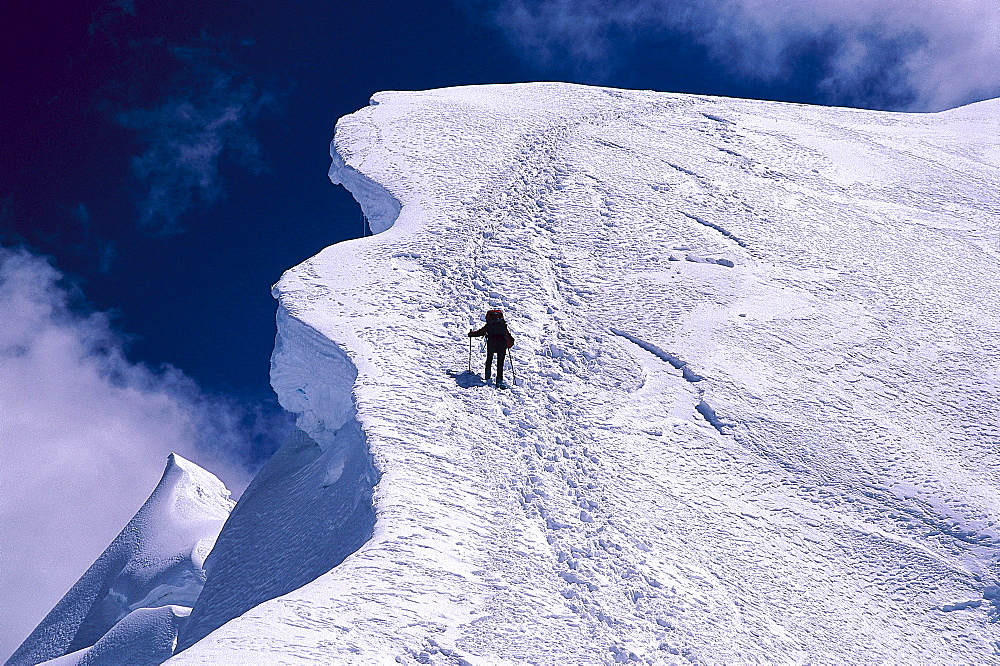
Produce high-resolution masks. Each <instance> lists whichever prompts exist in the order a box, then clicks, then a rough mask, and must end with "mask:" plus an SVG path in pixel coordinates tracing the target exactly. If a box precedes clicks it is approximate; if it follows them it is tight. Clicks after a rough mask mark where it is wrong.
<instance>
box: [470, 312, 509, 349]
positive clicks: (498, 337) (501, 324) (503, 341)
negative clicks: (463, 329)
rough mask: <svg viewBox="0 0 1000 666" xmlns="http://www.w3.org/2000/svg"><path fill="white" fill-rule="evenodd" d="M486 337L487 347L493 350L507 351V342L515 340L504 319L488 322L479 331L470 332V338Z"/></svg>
mask: <svg viewBox="0 0 1000 666" xmlns="http://www.w3.org/2000/svg"><path fill="white" fill-rule="evenodd" d="M484 335H485V336H486V346H487V347H489V348H492V349H503V350H506V349H507V346H508V345H507V341H508V340H513V339H514V338H513V336H512V335H511V334H510V331H509V330H507V322H505V321H504V320H503V319H494V320H493V321H488V322H486V325H485V326H483V327H482V328H481V329H479V330H478V331H469V337H471V338H481V337H482V336H484Z"/></svg>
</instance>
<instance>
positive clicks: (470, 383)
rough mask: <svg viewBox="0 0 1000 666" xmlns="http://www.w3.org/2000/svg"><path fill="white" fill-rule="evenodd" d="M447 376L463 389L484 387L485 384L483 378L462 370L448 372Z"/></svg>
mask: <svg viewBox="0 0 1000 666" xmlns="http://www.w3.org/2000/svg"><path fill="white" fill-rule="evenodd" d="M448 375H449V376H450V377H454V378H455V383H456V384H458V385H459V386H461V387H462V388H464V389H469V388H475V387H477V386H486V382H484V381H483V378H482V377H480V376H479V375H477V374H475V373H474V372H469V371H468V370H462V371H461V372H459V371H457V370H449V371H448Z"/></svg>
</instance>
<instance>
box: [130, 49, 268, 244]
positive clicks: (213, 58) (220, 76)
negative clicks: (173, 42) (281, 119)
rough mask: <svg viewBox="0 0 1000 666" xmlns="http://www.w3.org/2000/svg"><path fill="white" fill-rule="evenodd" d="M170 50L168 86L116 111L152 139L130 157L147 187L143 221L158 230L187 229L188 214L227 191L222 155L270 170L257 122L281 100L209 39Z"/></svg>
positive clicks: (143, 194) (143, 136) (141, 135)
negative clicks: (151, 99)
mask: <svg viewBox="0 0 1000 666" xmlns="http://www.w3.org/2000/svg"><path fill="white" fill-rule="evenodd" d="M170 52H171V55H172V56H173V58H174V59H175V60H176V62H177V63H178V64H179V66H180V70H179V74H178V75H177V78H176V79H175V82H174V84H173V86H172V87H171V89H170V90H169V92H168V93H167V94H166V95H165V96H164V97H163V98H162V99H160V100H159V101H157V102H156V103H154V104H151V105H149V106H145V107H137V108H132V109H129V110H125V111H122V112H120V113H118V115H117V120H118V122H119V123H120V124H121V125H123V126H124V127H127V128H130V129H133V130H135V131H136V132H138V136H139V138H140V140H141V141H142V143H143V144H145V146H146V148H145V151H144V152H143V153H142V155H139V156H138V157H136V158H135V159H134V160H133V161H132V168H133V172H134V173H135V175H136V177H137V179H138V181H139V183H140V184H141V186H142V192H141V196H140V200H139V211H138V212H139V224H140V226H141V227H143V228H144V229H146V230H148V231H150V232H153V233H159V234H174V233H179V232H181V231H183V228H182V226H181V224H180V222H179V220H180V218H181V216H182V215H183V214H184V213H186V212H187V211H188V210H190V209H191V208H192V207H193V206H195V205H196V204H199V203H200V204H203V205H211V204H212V203H214V202H215V201H216V199H217V198H218V197H219V196H220V194H221V193H222V192H223V179H222V176H221V172H220V165H221V164H222V162H223V160H224V159H229V160H231V161H232V163H233V164H236V165H239V166H240V167H242V168H243V169H245V170H247V171H249V172H250V173H259V172H261V171H262V170H263V169H264V163H263V161H262V159H261V147H260V143H259V142H258V141H257V138H256V135H255V123H256V121H257V119H258V118H259V117H260V115H261V114H262V113H264V112H265V111H267V110H268V109H269V108H273V106H274V104H275V96H274V95H272V94H271V93H269V92H267V91H263V90H260V89H259V88H258V87H257V85H256V84H255V82H254V81H253V79H252V78H251V77H250V76H248V75H247V74H245V73H244V72H242V71H241V70H240V68H239V67H238V66H237V65H236V64H235V63H234V62H233V61H232V59H231V58H230V57H229V56H228V54H227V52H226V51H225V49H224V48H223V47H221V46H220V45H218V44H216V43H214V42H212V41H211V40H208V39H207V38H204V39H203V40H202V43H201V44H199V45H197V46H190V47H173V48H171V50H170Z"/></svg>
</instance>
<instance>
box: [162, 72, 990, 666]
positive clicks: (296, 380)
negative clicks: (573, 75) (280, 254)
mask: <svg viewBox="0 0 1000 666" xmlns="http://www.w3.org/2000/svg"><path fill="white" fill-rule="evenodd" d="M374 100H375V101H376V102H377V104H375V105H373V106H369V107H367V108H365V109H362V110H361V111H359V112H357V113H355V114H352V115H351V116H348V117H345V118H343V119H341V121H340V122H339V123H338V128H337V135H336V138H335V142H334V155H335V159H334V166H333V167H332V169H331V177H332V178H333V179H334V180H337V181H340V182H343V183H344V184H345V185H346V186H347V187H349V188H350V189H351V191H352V192H354V193H355V194H356V196H357V197H358V199H359V201H361V203H362V204H363V206H364V209H365V213H366V215H367V216H368V217H369V220H370V221H372V222H373V230H378V231H381V233H379V234H378V235H376V236H374V237H371V238H365V239H358V240H355V241H350V242H346V243H342V244H339V245H337V246H334V247H331V248H327V249H326V250H324V251H323V252H321V253H320V254H318V255H317V256H316V257H313V258H312V259H310V260H309V261H307V262H305V263H303V264H302V265H300V266H298V267H296V268H295V269H292V270H291V271H289V272H288V273H286V275H285V276H284V277H283V278H282V280H281V282H279V284H278V285H277V286H276V293H277V295H278V298H279V303H280V310H279V344H278V346H277V348H276V352H275V356H274V370H273V377H274V385H275V389H276V390H277V391H278V393H279V396H280V397H281V400H282V404H283V405H285V406H286V407H287V408H289V409H292V410H293V411H296V412H297V413H299V415H300V421H299V422H300V426H301V427H302V428H303V430H304V433H305V434H306V435H308V437H306V438H303V439H301V440H300V441H298V442H297V443H294V444H293V445H292V446H291V447H290V448H289V449H288V450H287V451H285V452H284V455H286V456H288V457H287V458H286V459H285V460H286V461H291V462H281V461H282V458H278V459H277V460H278V462H276V463H275V464H274V466H273V467H272V470H271V473H269V474H268V475H265V476H264V477H262V479H261V481H260V482H259V483H258V482H256V481H255V483H256V484H257V485H258V491H257V492H254V493H250V490H248V493H247V494H246V495H245V496H244V497H245V498H247V497H248V496H249V497H251V498H252V497H257V498H259V499H258V500H256V501H257V502H258V503H259V504H258V505H257V506H258V508H265V507H266V508H268V509H269V510H270V511H271V512H272V514H273V515H272V518H269V519H268V524H270V525H273V526H275V527H276V528H278V527H280V526H281V525H283V524H285V521H292V522H293V523H294V520H295V518H296V517H297V512H301V511H302V510H303V508H304V507H305V508H307V509H308V508H309V507H311V506H312V505H311V504H310V502H309V501H308V498H310V497H312V496H314V495H312V493H315V492H317V488H321V487H323V483H324V482H323V481H322V480H323V479H327V478H333V479H335V483H343V484H346V485H345V486H344V488H343V490H342V491H341V492H339V493H338V494H337V497H339V498H348V499H350V500H352V501H354V500H357V501H359V502H360V500H361V499H362V498H363V496H364V493H365V492H366V485H365V484H366V483H369V484H370V483H371V482H373V481H374V480H375V476H374V474H375V472H374V470H375V469H377V470H378V472H379V473H380V474H381V476H380V477H379V478H378V485H377V486H375V488H374V498H373V499H374V504H373V506H374V509H375V510H376V511H377V518H378V519H377V522H375V525H374V528H373V531H372V532H371V538H370V540H368V541H365V542H364V543H363V544H361V545H360V547H358V546H359V544H358V541H359V540H360V537H362V536H365V534H364V530H363V529H354V528H355V527H357V526H359V525H361V526H363V525H365V524H366V523H365V522H364V520H353V519H351V520H346V519H343V518H341V519H338V520H339V522H336V523H335V525H334V526H332V527H330V528H329V529H330V531H329V532H328V536H330V537H331V538H333V539H336V538H337V537H338V535H341V534H347V535H350V536H351V537H355V540H354V542H353V545H354V547H355V548H356V550H353V551H352V552H351V554H350V555H348V556H346V559H343V561H342V563H340V564H339V565H338V566H336V567H335V568H333V569H332V570H330V571H329V572H328V573H324V574H322V575H320V576H319V577H318V578H316V579H315V580H313V581H312V582H310V583H308V584H304V585H303V586H302V587H299V588H298V589H294V590H292V591H289V592H288V593H286V594H283V595H282V596H279V597H277V598H274V599H271V600H270V601H266V602H264V603H261V604H260V605H258V606H256V607H254V608H252V609H250V610H248V611H246V612H244V613H242V614H241V615H239V617H235V618H234V619H232V620H230V621H229V622H228V623H226V624H225V625H223V626H221V627H220V628H218V629H216V630H215V631H213V632H211V633H209V634H208V635H207V636H205V637H204V638H202V639H201V640H198V641H197V642H195V643H193V644H191V641H192V639H193V638H194V635H193V634H192V635H191V638H189V639H187V642H185V643H184V644H185V645H187V644H191V645H190V647H189V648H188V649H186V650H185V651H184V652H181V653H180V654H179V655H177V656H176V657H174V659H173V660H172V662H171V663H179V664H182V663H212V664H224V663H233V662H234V661H238V660H239V655H241V654H245V653H246V652H247V651H252V652H253V654H254V657H255V659H257V660H258V661H260V662H261V663H278V662H281V663H356V664H373V663H402V664H415V663H437V664H456V663H470V664H491V665H492V664H521V663H539V664H567V663H573V664H607V663H623V662H638V663H649V664H671V663H710V664H711V663H718V664H739V663H802V662H811V663H907V664H910V663H927V664H952V663H953V664H961V663H997V661H998V657H997V656H996V655H997V651H996V648H995V645H996V641H998V640H1000V635H998V633H997V629H996V624H994V623H993V619H995V615H996V606H995V604H996V601H997V599H998V596H1000V595H998V594H997V587H996V586H997V582H998V571H997V557H998V554H1000V535H998V533H997V530H996V527H995V521H996V520H997V519H998V516H997V507H998V506H1000V460H998V457H997V453H996V441H997V438H996V433H997V431H998V423H1000V398H998V393H1000V348H998V342H997V340H1000V311H998V307H997V302H996V299H995V296H994V294H993V293H992V286H991V285H992V284H994V283H995V282H996V281H997V278H1000V234H998V231H997V228H998V219H1000V198H998V194H997V191H996V187H995V185H996V183H997V182H1000V150H998V146H1000V143H998V142H1000V139H998V136H1000V133H998V131H997V130H998V125H1000V108H998V105H997V103H996V102H989V103H982V104H978V105H973V106H970V107H966V108H963V109H958V110H954V111H951V112H945V113H941V114H924V115H908V114H890V113H876V112H867V111H858V110H851V109H827V108H819V107H806V106H799V105H790V104H779V103H771V102H755V101H745V100H732V99H719V98H706V97H696V96H685V95H672V94H662V93H653V92H634V91H618V90H608V89H599V88H587V87H581V86H571V85H565V84H531V85H516V86H481V87H470V88H458V89H449V90H440V91H425V92H412V93H380V94H379V95H377V96H376V97H375V98H374ZM338 160H339V161H338ZM487 307H501V308H503V309H504V310H505V311H506V312H507V314H508V319H509V321H510V322H511V325H512V328H513V330H514V332H515V335H516V336H517V339H518V346H517V347H516V348H515V350H514V360H515V363H516V371H517V376H518V386H516V387H515V388H514V389H512V390H511V391H510V392H508V393H495V392H494V391H493V389H492V387H484V386H481V385H477V384H476V383H475V382H466V381H461V380H459V381H456V379H455V378H453V377H452V376H449V374H448V373H447V372H446V371H447V370H453V371H460V370H464V369H465V368H466V364H467V363H468V356H467V355H468V347H467V346H466V345H467V341H466V338H465V337H464V334H465V331H466V330H467V329H468V327H469V326H470V324H472V323H473V322H474V321H475V320H476V317H477V316H478V315H479V314H480V313H482V311H483V310H485V309H486V308H487ZM474 357H475V359H476V362H477V363H478V362H479V358H481V357H480V356H479V355H478V354H474ZM355 426H356V427H355ZM341 433H344V434H341ZM304 437H305V436H304ZM338 437H342V438H343V441H341V442H338V441H337V440H338ZM337 451H341V452H351V453H350V456H353V458H351V459H352V460H355V461H356V462H355V463H353V467H352V463H343V464H342V462H341V459H342V456H340V455H338V454H337V453H336V452H337ZM345 455H347V454H346V453H345ZM368 455H370V456H371V461H372V462H373V463H374V468H372V467H371V466H370V465H369V466H366V461H368V460H369V459H368V457H367V456H368ZM350 456H348V457H350ZM345 459H346V458H345ZM303 460H305V461H306V463H305V464H303V462H302V461H303ZM302 469H308V470H309V471H308V473H306V474H302V475H300V474H299V472H298V471H299V470H302ZM296 479H303V481H302V482H301V483H299V484H298V485H296V486H295V487H294V488H291V489H289V490H288V491H287V492H285V490H284V489H287V488H289V485H288V484H291V483H298V482H297V481H295V480H296ZM351 479H356V480H357V481H353V482H352V481H351ZM269 487H270V488H274V489H282V491H281V492H277V490H275V491H274V492H271V493H270V494H268V492H266V489H267V488H269ZM367 487H368V488H369V489H370V485H369V486H367ZM247 502H248V504H247V506H248V509H247V511H248V512H251V513H252V510H253V505H252V504H250V503H249V502H250V500H247ZM354 507H355V508H356V509H357V510H358V511H359V513H358V514H357V515H359V516H364V515H366V514H364V511H363V510H362V508H363V507H362V504H356V505H354ZM237 511H239V509H238V510H237ZM309 513H311V512H309ZM335 513H336V512H335ZM349 514H350V512H349V511H346V510H344V511H340V512H339V513H338V514H337V515H339V516H341V517H343V516H347V515H349ZM235 515H236V514H234V521H235ZM367 515H369V516H370V514H367ZM233 524H234V525H235V524H236V523H235V522H233ZM245 524H248V523H245ZM228 530H229V528H228V527H227V531H228ZM307 534H309V538H310V539H312V538H314V535H313V534H312V533H307ZM232 536H233V539H232V542H231V544H232V545H231V546H227V547H226V548H223V545H222V543H223V540H224V539H226V538H227V536H226V533H225V532H224V533H223V535H222V536H221V537H220V541H219V546H218V547H217V549H216V551H215V552H218V553H219V555H218V557H219V558H220V559H219V562H220V564H219V566H220V570H229V571H233V572H237V571H242V572H244V573H243V575H242V576H240V575H235V574H233V575H232V577H231V578H229V582H227V583H223V582H219V583H218V586H219V587H218V591H217V592H216V593H214V594H215V596H216V598H218V599H225V598H226V597H227V595H234V594H237V591H238V590H240V589H256V587H257V586H258V584H263V582H264V581H266V580H267V579H268V578H269V577H271V576H277V577H279V578H282V579H283V580H287V579H288V576H287V575H286V574H287V573H288V572H294V571H297V566H296V565H295V563H296V562H298V559H297V558H296V557H295V556H291V557H286V558H285V559H282V560H280V561H282V562H285V563H292V564H290V565H289V566H288V567H287V568H286V569H281V570H280V571H277V572H276V570H275V568H274V567H275V565H274V564H273V563H272V561H273V560H272V559H270V558H276V557H277V554H276V552H278V551H280V548H277V546H281V545H282V544H285V545H286V546H287V545H288V544H289V543H293V542H294V540H295V539H296V538H300V537H302V536H303V534H292V533H291V532H288V533H279V534H278V536H277V537H275V533H274V532H271V531H268V532H266V533H265V534H264V535H263V536H259V537H257V536H255V535H254V534H253V531H252V530H250V529H249V528H248V527H245V528H243V529H237V528H234V529H233V535H232ZM310 543H314V542H312V541H310ZM227 551H228V552H231V553H243V555H240V556H239V557H233V558H232V562H234V563H239V566H236V565H235V564H234V565H232V566H230V567H223V566H222V564H221V562H223V560H224V559H225V558H224V556H223V553H225V552H227ZM255 551H258V554H259V555H260V556H261V557H262V559H261V560H254V558H253V555H254V554H255ZM215 552H213V556H212V557H213V558H215V557H216V555H215ZM241 558H243V559H241ZM261 562H263V566H261ZM209 565H211V566H209V585H211V584H212V580H213V577H214V576H215V572H214V569H213V566H214V565H212V563H211V562H209ZM223 579H224V577H223V576H220V578H219V581H223ZM207 590H208V587H206V594H208V592H207ZM273 592H274V590H272V591H271V592H269V593H273ZM237 596H238V595H237ZM243 601H246V599H245V598H244V599H243ZM199 603H200V602H199ZM222 605H225V604H222ZM232 608H238V606H230V609H232ZM195 612H196V613H197V612H198V609H197V606H196V608H195ZM215 617H216V618H217V619H218V618H222V617H224V616H223V615H222V614H216V615H215ZM210 624H211V623H210ZM192 626H193V624H192ZM206 626H207V625H206ZM182 642H184V639H183V637H182Z"/></svg>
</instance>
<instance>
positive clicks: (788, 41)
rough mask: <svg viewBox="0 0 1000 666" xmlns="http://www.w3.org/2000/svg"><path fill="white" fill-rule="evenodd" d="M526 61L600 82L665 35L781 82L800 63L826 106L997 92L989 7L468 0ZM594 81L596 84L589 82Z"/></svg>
mask: <svg viewBox="0 0 1000 666" xmlns="http://www.w3.org/2000/svg"><path fill="white" fill-rule="evenodd" d="M465 4H467V5H471V6H472V7H474V8H475V9H476V10H477V11H478V12H479V13H481V14H483V15H485V16H488V17H489V20H491V21H492V22H493V23H494V24H495V25H497V26H498V27H500V28H501V29H502V30H503V32H504V33H505V34H506V35H507V37H508V38H509V40H510V41H511V42H512V43H513V44H514V45H515V47H517V49H518V50H519V52H521V53H522V54H523V56H524V57H525V59H527V60H528V61H530V62H533V63H535V64H537V65H538V66H539V67H542V68H555V69H556V70H557V71H558V70H561V71H563V72H572V73H574V74H577V75H582V76H584V77H591V78H596V79H598V80H600V81H601V82H607V80H608V75H609V74H613V73H614V72H615V71H617V70H620V69H622V68H626V67H628V66H629V65H630V63H628V62H626V61H625V60H624V59H623V53H624V50H623V44H624V45H627V44H629V43H632V42H634V41H641V40H643V39H646V38H650V37H654V36H657V37H660V38H662V37H663V36H664V35H667V36H670V37H672V38H674V39H678V40H690V41H692V42H695V43H698V44H700V45H701V46H703V47H705V48H706V49H707V50H708V52H709V54H710V55H711V56H712V57H713V58H714V59H715V60H716V61H718V62H719V63H722V64H723V65H725V66H726V67H727V68H728V70H729V71H730V73H732V74H738V75H741V76H750V77H753V78H755V79H757V80H760V81H765V82H768V83H772V84H775V85H777V86H780V85H781V84H782V83H783V82H784V81H786V80H787V79H788V78H789V77H790V76H792V75H793V74H794V72H795V68H796V66H797V65H798V64H800V62H801V58H802V57H803V56H808V57H810V58H813V59H815V61H816V64H818V70H819V72H818V74H817V75H816V76H815V80H814V82H813V83H814V86H815V89H816V91H817V93H818V94H819V95H820V96H821V98H823V99H824V101H826V102H828V103H833V104H856V105H876V106H879V105H885V106H894V107H897V108H906V109H912V110H937V109H943V108H949V107H952V106H956V105H959V104H963V103H967V102H970V101H974V100H978V99H983V98H986V97H993V96H996V95H1000V67H997V62H998V61H1000V3H997V2H995V0H926V1H922V2H913V0H811V1H810V0H698V1H695V0H619V1H616V2H606V1H602V0H497V1H492V0H482V1H479V0H469V1H467V2H466V3H465ZM595 82H597V81H595Z"/></svg>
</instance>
